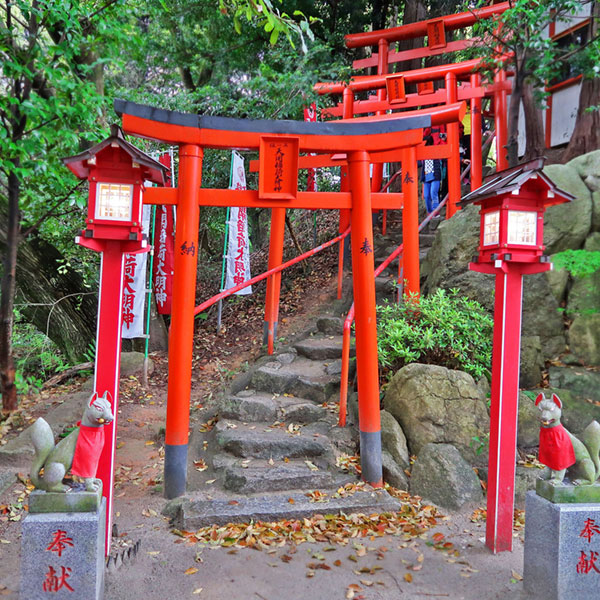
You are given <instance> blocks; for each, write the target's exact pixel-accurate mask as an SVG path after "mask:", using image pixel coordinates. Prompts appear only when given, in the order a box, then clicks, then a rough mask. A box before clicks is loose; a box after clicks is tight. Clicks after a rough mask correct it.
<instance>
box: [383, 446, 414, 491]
mask: <svg viewBox="0 0 600 600" xmlns="http://www.w3.org/2000/svg"><path fill="white" fill-rule="evenodd" d="M381 465H382V467H383V480H384V481H385V482H386V483H389V484H390V485H391V486H392V487H395V488H397V489H399V490H406V491H408V477H407V476H406V473H405V472H404V469H402V467H401V466H400V465H399V464H398V463H397V462H396V461H395V460H394V459H393V458H392V455H391V454H390V453H389V452H387V451H386V450H383V451H382V452H381Z"/></svg>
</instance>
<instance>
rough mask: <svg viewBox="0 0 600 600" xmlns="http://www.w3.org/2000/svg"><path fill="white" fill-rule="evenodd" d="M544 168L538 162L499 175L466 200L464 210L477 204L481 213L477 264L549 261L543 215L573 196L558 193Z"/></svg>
mask: <svg viewBox="0 0 600 600" xmlns="http://www.w3.org/2000/svg"><path fill="white" fill-rule="evenodd" d="M542 166H543V159H537V160H535V161H531V162H529V163H526V164H523V165H519V166H518V167H514V168H512V169H508V170H506V171H501V172H499V173H496V174H495V175H493V176H492V177H491V178H490V179H488V180H487V181H486V182H485V183H484V185H483V186H482V187H480V188H479V189H477V190H475V191H474V192H471V193H470V194H467V195H466V196H465V197H464V198H463V200H462V202H461V203H460V204H461V206H466V205H467V204H472V203H474V204H477V205H478V206H479V209H480V219H481V226H480V244H479V248H478V250H479V255H478V256H477V257H475V259H474V262H476V263H490V262H491V263H493V262H495V261H497V260H505V261H511V262H520V263H535V262H546V261H547V259H546V257H544V256H543V253H544V242H543V239H544V212H545V210H546V208H547V207H548V206H551V205H553V204H560V203H562V202H568V201H569V200H571V199H572V196H571V195H570V194H567V193H566V192H563V191H562V190H559V189H558V188H557V187H556V186H555V185H554V183H553V182H552V181H551V180H550V178H549V177H547V176H546V175H545V174H544V172H543V171H542Z"/></svg>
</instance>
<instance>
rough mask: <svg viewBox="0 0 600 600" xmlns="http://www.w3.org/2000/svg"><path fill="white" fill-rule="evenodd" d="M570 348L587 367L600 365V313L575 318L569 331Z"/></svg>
mask: <svg viewBox="0 0 600 600" xmlns="http://www.w3.org/2000/svg"><path fill="white" fill-rule="evenodd" d="M569 346H570V349H571V352H572V353H573V354H574V355H575V356H577V357H578V358H580V359H582V360H583V361H584V362H585V363H586V364H587V365H600V313H594V314H583V315H579V316H578V317H576V318H575V320H574V321H573V323H572V324H571V327H570V329H569Z"/></svg>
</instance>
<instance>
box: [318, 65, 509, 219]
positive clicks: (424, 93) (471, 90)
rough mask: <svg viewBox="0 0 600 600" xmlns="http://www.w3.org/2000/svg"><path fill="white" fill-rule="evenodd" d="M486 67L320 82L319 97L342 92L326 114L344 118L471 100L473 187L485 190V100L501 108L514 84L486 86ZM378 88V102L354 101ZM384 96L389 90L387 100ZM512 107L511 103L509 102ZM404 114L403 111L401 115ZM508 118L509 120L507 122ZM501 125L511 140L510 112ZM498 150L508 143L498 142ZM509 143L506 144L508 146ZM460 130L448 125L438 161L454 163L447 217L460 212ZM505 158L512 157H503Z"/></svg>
mask: <svg viewBox="0 0 600 600" xmlns="http://www.w3.org/2000/svg"><path fill="white" fill-rule="evenodd" d="M480 64H481V60H480V59H473V60H469V61H463V62H460V63H454V64H448V65H437V66H435V67H426V68H423V69H416V70H413V71H406V72H403V73H392V74H387V75H371V76H357V77H353V78H352V79H351V80H350V81H349V82H348V83H346V82H336V83H318V84H316V85H315V86H314V89H315V91H317V92H318V93H319V94H321V95H324V94H340V95H342V98H343V102H342V103H340V104H338V106H337V107H333V108H326V109H323V112H322V114H323V116H324V117H327V116H332V117H335V116H343V118H347V119H349V118H352V115H356V114H363V113H368V112H377V113H378V114H379V113H380V112H384V113H385V112H386V111H389V110H398V109H399V108H401V109H403V110H406V109H411V108H416V107H424V106H431V105H435V104H442V105H443V104H453V103H455V102H460V101H463V100H468V101H470V108H471V119H472V126H471V189H472V190H475V189H477V188H478V187H480V186H481V183H482V179H483V165H482V152H481V148H482V112H481V100H482V98H484V97H486V96H487V97H490V96H491V97H492V98H494V102H495V103H496V104H498V102H500V100H499V98H501V97H505V96H506V93H507V92H508V91H510V89H511V84H510V82H507V81H504V80H501V81H498V82H496V83H494V84H491V85H487V86H482V85H481V76H480V75H479V74H478V73H475V72H474V71H475V69H476V68H477V67H478V66H479V65H480ZM464 78H467V79H468V83H466V84H465V85H460V86H459V85H458V82H459V80H460V79H464ZM435 80H444V82H445V88H442V89H439V90H436V91H434V90H433V85H431V86H428V85H427V84H429V83H432V82H433V81H435ZM407 83H416V84H417V85H418V86H419V91H418V92H417V93H416V94H406V93H405V84H407ZM370 90H378V97H377V99H373V98H371V99H368V100H358V101H356V100H355V99H354V93H355V92H361V91H370ZM379 92H385V93H384V94H383V98H382V99H381V98H380V97H379V96H380V94H379ZM504 103H506V100H504ZM395 114H403V113H395ZM502 115H504V117H503V118H502ZM498 116H499V118H497V119H496V127H497V129H498V131H499V134H498V135H497V140H502V139H504V140H505V139H506V111H505V110H504V111H503V112H502V111H501V112H499V113H498ZM497 143H498V146H500V144H501V143H502V142H501V141H497ZM504 143H505V142H504ZM458 145H459V131H458V123H456V122H455V123H449V124H448V143H447V144H443V145H441V146H439V147H438V149H439V151H440V152H442V153H443V154H440V155H439V156H436V158H446V159H447V160H448V194H449V197H448V209H447V213H446V216H447V217H448V218H449V217H451V216H452V215H453V214H454V213H455V212H456V210H457V209H456V204H457V203H458V202H459V201H460V195H461V188H460V158H459V151H458ZM499 160H500V161H501V162H505V161H506V159H505V157H504V156H503V155H502V154H499ZM380 185H381V178H380V177H379V179H377V177H376V174H375V171H374V175H373V189H375V188H376V187H377V188H378V187H379V186H380Z"/></svg>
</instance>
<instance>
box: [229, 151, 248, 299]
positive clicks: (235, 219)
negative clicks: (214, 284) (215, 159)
mask: <svg viewBox="0 0 600 600" xmlns="http://www.w3.org/2000/svg"><path fill="white" fill-rule="evenodd" d="M231 160H232V163H233V164H232V174H231V189H232V190H245V189H246V172H245V170H244V159H243V158H242V157H241V156H240V155H239V154H238V153H237V152H233V153H232V157H231ZM227 225H228V230H229V239H228V242H227V254H226V271H225V289H229V288H232V287H234V286H236V285H239V284H240V283H244V282H245V281H248V279H250V252H249V247H250V242H249V239H248V213H247V209H246V207H245V206H241V207H237V206H232V207H231V209H230V210H229V221H228V223H227ZM251 293H252V286H251V285H250V286H248V287H245V288H243V289H241V290H239V291H238V292H236V294H237V295H240V296H243V295H247V294H251Z"/></svg>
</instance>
